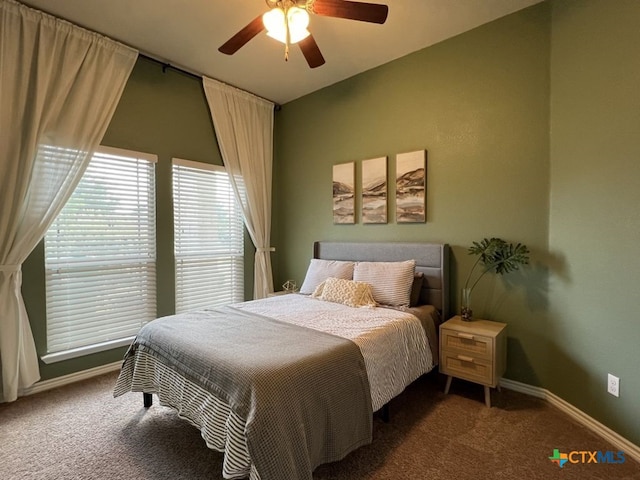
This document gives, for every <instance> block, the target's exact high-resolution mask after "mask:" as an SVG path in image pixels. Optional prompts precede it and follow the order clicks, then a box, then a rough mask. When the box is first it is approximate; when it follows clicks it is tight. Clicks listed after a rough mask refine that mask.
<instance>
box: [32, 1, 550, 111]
mask: <svg viewBox="0 0 640 480" xmlns="http://www.w3.org/2000/svg"><path fill="white" fill-rule="evenodd" d="M21 1H22V3H24V4H26V5H29V6H32V7H35V8H38V9H41V10H43V11H45V12H48V13H51V14H53V15H56V16H58V17H62V18H65V19H67V20H69V21H71V22H73V23H76V24H78V25H80V26H83V27H85V28H88V29H90V30H94V31H96V32H99V33H102V34H104V35H107V36H109V37H111V38H113V39H116V40H119V41H120V42H122V43H125V44H127V45H130V46H132V47H134V48H136V49H138V50H139V51H140V52H141V53H143V54H146V55H149V56H151V57H154V58H156V59H158V60H161V61H163V62H166V63H169V64H171V65H173V66H175V67H178V68H182V69H184V70H187V71H189V72H191V73H196V74H203V75H206V76H209V77H212V78H215V79H218V80H221V81H223V82H226V83H229V84H231V85H234V86H236V87H238V88H242V89H243V90H247V91H249V92H252V93H254V94H256V95H259V96H261V97H264V98H267V99H269V100H272V101H274V102H276V103H280V104H283V103H286V102H288V101H291V100H293V99H296V98H298V97H301V96H303V95H305V94H307V93H310V92H313V91H315V90H318V89H320V88H322V87H325V86H328V85H331V84H334V83H336V82H338V81H340V80H343V79H345V78H348V77H351V76H353V75H356V74H357V73H360V72H363V71H365V70H369V69H371V68H373V67H376V66H378V65H382V64H384V63H387V62H390V61H391V60H394V59H396V58H399V57H402V56H404V55H407V54H409V53H411V52H414V51H417V50H420V49H422V48H425V47H427V46H429V45H433V44H434V43H437V42H440V41H442V40H445V39H447V38H450V37H453V36H455V35H458V34H460V33H462V32H465V31H467V30H470V29H472V28H475V27H477V26H479V25H482V24H484V23H487V22H490V21H492V20H495V19H496V18H499V17H502V16H504V15H508V14H510V13H513V12H515V11H517V10H520V9H522V8H525V7H528V6H530V5H533V4H535V3H538V2H539V1H541V0H369V1H371V2H373V3H386V4H387V5H388V6H389V16H388V18H387V21H386V23H385V24H384V25H377V24H369V23H363V22H357V21H352V20H344V19H339V18H328V17H321V16H317V15H312V18H311V23H310V25H309V30H310V31H311V33H312V34H313V36H314V38H315V40H316V42H317V43H318V46H319V47H320V50H321V51H322V54H323V55H324V57H325V60H326V63H325V64H324V65H322V66H321V67H318V68H315V69H310V68H309V67H308V65H307V63H306V61H305V59H304V57H303V56H302V54H301V52H300V50H299V48H298V47H297V46H295V45H294V46H293V47H292V48H291V53H290V56H289V61H288V62H285V61H284V45H283V44H281V43H278V42H277V41H275V40H273V39H271V38H269V37H267V36H266V34H265V33H261V34H259V35H258V36H257V37H255V38H254V39H253V40H251V41H250V42H249V43H248V44H247V45H245V46H244V47H242V48H241V49H240V50H239V51H238V52H237V53H236V54H235V55H233V56H228V55H224V54H222V53H220V52H218V47H219V46H220V45H222V44H223V43H224V42H226V41H227V40H228V39H229V38H230V37H231V36H232V35H233V34H235V33H236V32H237V31H238V30H240V29H241V28H242V27H244V26H245V25H247V24H248V23H249V22H250V21H251V20H253V19H254V18H256V17H257V16H258V15H260V14H262V13H263V12H265V11H266V10H267V9H268V8H267V5H266V3H265V1H264V0H186V1H185V0H133V1H132V0H54V1H52V0H21Z"/></svg>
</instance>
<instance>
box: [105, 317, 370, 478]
mask: <svg viewBox="0 0 640 480" xmlns="http://www.w3.org/2000/svg"><path fill="white" fill-rule="evenodd" d="M138 352H140V353H143V354H144V355H150V356H152V357H154V358H156V359H158V360H159V361H160V362H161V363H162V364H163V365H166V366H168V367H169V368H171V369H172V370H175V371H176V372H177V373H178V374H180V375H181V376H182V377H184V378H185V379H187V380H189V381H191V382H193V383H195V384H197V385H200V386H202V387H203V388H204V389H206V390H208V391H210V392H211V393H213V394H214V395H215V396H216V397H218V398H219V399H221V400H223V401H224V402H226V403H227V404H228V405H229V406H230V408H231V410H232V411H233V413H234V414H235V415H237V416H238V417H240V418H241V419H243V420H244V421H245V436H246V446H247V450H248V453H249V455H250V457H251V460H252V462H253V464H254V466H255V469H256V470H257V473H258V474H259V476H260V478H261V479H262V480H271V479H273V480H288V479H291V480H304V479H307V480H311V478H312V475H311V473H312V471H313V470H314V468H315V467H316V466H318V465H320V464H322V463H327V462H333V461H337V460H340V459H342V458H343V457H344V456H345V455H346V454H348V453H349V452H351V451H352V450H354V449H356V448H358V447H359V446H362V445H365V444H367V443H370V442H371V438H372V407H371V394H370V390H369V381H368V378H367V373H366V369H365V363H364V359H363V357H362V354H361V352H360V349H359V348H358V346H357V345H356V344H355V343H353V342H352V341H350V340H347V339H344V338H341V337H338V336H335V335H331V334H328V333H325V332H321V331H317V330H313V329H309V328H305V327H301V326H298V325H294V324H289V323H285V322H281V321H278V320H275V319H273V318H269V317H265V316H262V315H257V314H255V313H251V312H247V311H242V310H240V309H237V308H234V307H231V306H229V307H223V308H219V309H215V310H205V311H200V312H193V313H188V314H181V315H173V316H170V317H164V318H160V319H157V320H154V321H153V322H151V323H149V324H147V325H145V326H144V327H143V328H142V329H141V330H140V332H139V334H138V336H137V337H136V340H135V341H134V343H133V344H132V345H131V347H130V348H129V351H128V352H127V354H126V355H125V360H124V365H123V369H122V373H121V375H120V377H119V378H118V381H117V383H116V387H115V390H114V395H115V396H118V395H122V394H123V393H125V392H126V391H130V389H131V378H130V376H131V372H132V364H134V363H135V357H136V354H137V353H138Z"/></svg>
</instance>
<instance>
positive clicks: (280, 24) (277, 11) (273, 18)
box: [262, 8, 287, 43]
mask: <svg viewBox="0 0 640 480" xmlns="http://www.w3.org/2000/svg"><path fill="white" fill-rule="evenodd" d="M262 23H264V28H266V29H267V35H269V36H270V37H271V38H275V39H276V40H278V41H280V42H282V43H285V42H286V41H287V26H286V25H285V22H284V12H283V11H282V9H281V8H272V9H271V10H269V11H268V12H266V13H265V14H264V15H262Z"/></svg>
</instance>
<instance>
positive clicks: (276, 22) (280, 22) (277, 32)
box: [262, 7, 310, 43]
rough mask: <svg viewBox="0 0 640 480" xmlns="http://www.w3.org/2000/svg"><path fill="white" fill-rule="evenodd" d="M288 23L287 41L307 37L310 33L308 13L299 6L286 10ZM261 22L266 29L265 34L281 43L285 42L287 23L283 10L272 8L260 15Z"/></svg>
mask: <svg viewBox="0 0 640 480" xmlns="http://www.w3.org/2000/svg"><path fill="white" fill-rule="evenodd" d="M287 19H288V23H289V43H297V42H299V41H300V40H303V39H305V38H307V37H308V36H309V35H310V33H309V30H307V27H308V26H309V14H308V13H307V11H306V10H304V9H302V8H299V7H291V8H289V9H288V10H287ZM262 23H263V24H264V27H265V28H266V29H267V35H269V36H270V37H271V38H274V39H276V40H278V41H279V42H282V43H287V23H285V19H284V11H283V10H282V9H281V8H272V9H271V10H269V11H268V12H266V13H265V14H264V15H263V16H262Z"/></svg>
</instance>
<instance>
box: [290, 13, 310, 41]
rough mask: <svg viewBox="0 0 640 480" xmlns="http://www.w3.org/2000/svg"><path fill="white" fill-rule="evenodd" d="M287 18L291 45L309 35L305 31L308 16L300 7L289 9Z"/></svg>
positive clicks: (307, 31) (307, 24)
mask: <svg viewBox="0 0 640 480" xmlns="http://www.w3.org/2000/svg"><path fill="white" fill-rule="evenodd" d="M287 17H288V20H289V36H290V37H291V38H290V40H291V43H297V42H299V41H300V40H303V39H304V38H307V37H308V36H309V35H310V33H309V30H307V27H308V26H309V14H308V13H307V11H306V10H304V9H302V8H300V7H291V8H290V9H289V11H288V12H287Z"/></svg>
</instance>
